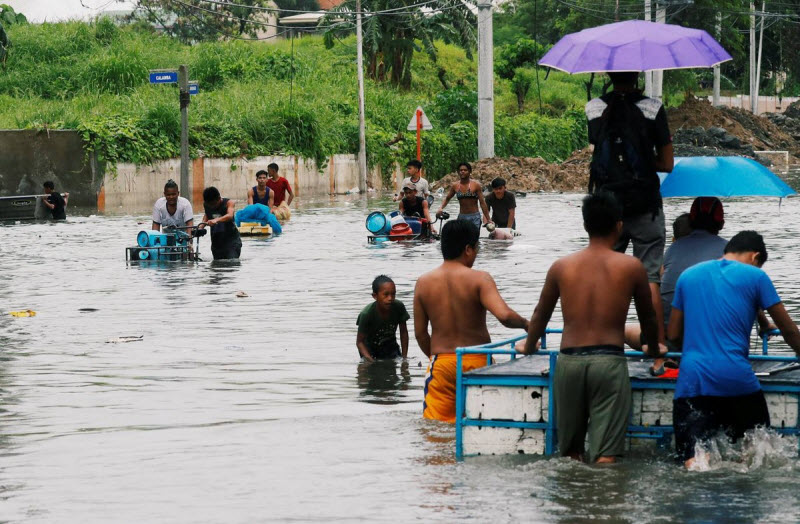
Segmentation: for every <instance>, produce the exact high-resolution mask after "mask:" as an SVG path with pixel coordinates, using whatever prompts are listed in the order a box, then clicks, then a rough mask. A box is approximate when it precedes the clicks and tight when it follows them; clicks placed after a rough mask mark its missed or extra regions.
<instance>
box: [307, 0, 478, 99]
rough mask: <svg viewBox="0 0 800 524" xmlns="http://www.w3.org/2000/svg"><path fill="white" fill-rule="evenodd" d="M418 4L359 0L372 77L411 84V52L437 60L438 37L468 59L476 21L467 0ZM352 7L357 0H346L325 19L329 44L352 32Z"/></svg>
mask: <svg viewBox="0 0 800 524" xmlns="http://www.w3.org/2000/svg"><path fill="white" fill-rule="evenodd" d="M417 4H419V1H418V0H363V1H362V2H361V9H362V11H363V12H365V14H364V16H363V18H362V24H363V32H364V33H363V34H364V42H363V45H364V54H365V55H366V60H367V66H366V68H367V75H368V76H369V77H370V78H373V79H375V80H377V81H386V80H388V81H389V82H391V84H393V85H395V86H398V87H401V88H404V89H409V88H410V87H411V62H412V60H413V58H414V52H415V51H417V52H419V51H424V52H425V53H427V54H428V56H429V57H430V58H431V60H433V61H435V60H436V56H437V51H436V46H435V45H434V41H435V40H437V39H439V40H443V41H444V42H446V43H452V44H455V45H458V46H460V47H462V48H464V49H465V50H466V51H467V56H468V57H469V58H472V48H473V47H474V45H475V32H476V26H475V24H476V20H475V17H474V16H473V15H472V13H471V12H470V11H469V9H468V8H467V7H466V5H464V4H463V3H462V2H461V1H460V0H442V1H440V2H438V3H437V4H436V8H437V10H436V11H425V10H423V9H422V8H421V7H420V6H419V5H417ZM355 8H356V1H355V0H346V1H345V2H344V3H343V4H342V5H340V6H339V7H337V8H336V9H334V10H331V12H330V13H329V14H328V15H326V17H325V18H324V19H323V22H322V25H323V27H326V28H327V31H326V32H325V45H326V46H327V47H328V48H330V47H333V45H334V43H335V40H336V38H337V37H340V36H342V35H344V34H350V33H352V32H353V31H354V29H355V15H354V14H353V12H354V11H355ZM382 12H383V13H382ZM371 13H374V14H371Z"/></svg>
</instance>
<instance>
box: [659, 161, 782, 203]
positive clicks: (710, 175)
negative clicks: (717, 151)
mask: <svg viewBox="0 0 800 524" xmlns="http://www.w3.org/2000/svg"><path fill="white" fill-rule="evenodd" d="M794 194H796V193H795V191H794V190H793V189H792V188H791V187H789V186H788V185H787V184H786V182H784V181H783V180H781V179H780V178H778V176H777V175H775V174H774V173H773V172H772V171H770V170H769V169H767V168H766V167H764V166H762V165H761V164H759V163H758V162H756V161H755V160H753V159H751V158H745V157H740V156H695V157H681V158H676V159H675V167H674V169H673V170H672V173H670V174H668V175H667V176H666V178H664V179H663V180H662V183H661V196H663V197H698V196H715V197H737V196H767V197H779V198H783V197H786V196H789V195H794Z"/></svg>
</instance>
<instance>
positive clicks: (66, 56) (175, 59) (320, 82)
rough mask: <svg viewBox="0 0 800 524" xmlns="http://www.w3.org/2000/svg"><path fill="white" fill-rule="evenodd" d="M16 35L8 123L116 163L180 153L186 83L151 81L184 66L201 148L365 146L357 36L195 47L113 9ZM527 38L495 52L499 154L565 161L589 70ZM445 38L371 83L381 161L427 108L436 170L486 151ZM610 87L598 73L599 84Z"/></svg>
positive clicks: (403, 155)
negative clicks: (58, 135) (558, 59)
mask: <svg viewBox="0 0 800 524" xmlns="http://www.w3.org/2000/svg"><path fill="white" fill-rule="evenodd" d="M6 32H7V34H8V37H9V40H10V41H11V42H12V47H11V48H10V50H9V53H8V56H7V57H6V63H5V66H4V67H3V68H2V69H0V128H6V129H9V128H10V129H42V130H46V129H75V130H77V131H79V132H80V133H81V135H82V136H83V139H84V141H85V142H86V144H87V146H88V149H90V150H92V151H95V152H96V153H97V154H98V156H99V158H100V159H101V160H102V161H105V162H107V163H109V164H110V167H111V168H112V169H113V165H114V164H115V163H116V162H135V163H148V162H152V161H154V160H159V159H165V158H171V157H176V156H178V155H179V138H180V116H179V110H178V93H177V87H176V86H174V85H150V84H149V83H148V70H150V69H165V68H176V67H177V66H178V65H179V64H182V63H183V64H187V65H188V66H189V71H190V77H191V79H192V80H197V81H198V82H199V84H200V94H199V95H198V96H194V97H192V104H191V106H190V108H189V122H190V147H191V155H192V156H195V157H197V156H207V157H221V158H234V157H239V156H246V157H252V156H257V155H270V154H284V155H300V156H303V157H307V158H314V159H316V160H317V161H318V165H320V166H323V165H325V162H326V158H327V157H329V156H330V155H332V154H338V153H355V152H356V151H357V150H358V109H357V97H356V74H355V57H356V56H355V55H356V51H355V38H354V37H352V36H350V37H344V38H342V39H340V40H337V41H336V42H335V44H334V45H332V46H329V47H326V45H325V42H324V41H323V40H324V39H323V37H322V36H304V37H303V38H299V39H295V40H294V42H292V41H290V40H281V41H277V42H271V43H266V42H247V41H241V40H229V41H211V42H202V43H198V44H195V45H191V46H190V45H187V44H183V43H181V42H180V41H179V40H178V39H174V38H170V37H168V36H163V35H159V34H156V33H154V32H153V31H152V29H150V26H149V25H146V24H132V25H127V26H122V27H120V26H117V25H115V24H114V23H112V22H111V21H110V20H108V19H103V18H101V19H99V20H97V21H95V22H92V23H82V22H68V23H57V24H41V25H33V24H27V23H16V24H11V25H7V26H6ZM515 45H516V44H515ZM525 45H528V44H523V45H522V47H521V48H520V49H516V48H514V49H511V48H510V47H509V46H506V47H505V48H500V49H498V50H497V53H496V55H497V56H498V68H499V69H502V71H500V70H499V71H498V75H497V76H496V81H495V100H496V102H495V105H496V114H497V120H496V139H495V141H496V152H497V155H498V156H512V155H513V156H531V157H536V156H540V157H542V158H544V159H546V160H548V161H560V160H563V159H566V158H567V157H568V156H569V155H570V153H572V152H573V151H574V150H575V149H579V148H581V147H583V146H584V145H585V141H586V138H585V136H586V132H585V121H584V116H583V111H582V108H583V105H584V103H585V101H586V96H587V88H586V85H585V82H586V81H587V79H588V78H587V77H586V76H585V75H584V76H579V77H570V76H568V75H565V74H561V73H558V72H552V73H551V74H550V75H549V76H548V77H547V79H545V75H544V71H539V72H538V78H537V72H536V70H535V69H534V68H533V67H532V62H531V61H530V60H529V58H528V57H527V55H526V54H525V53H526V49H525ZM512 47H513V46H512ZM518 47H519V46H518ZM436 48H437V53H436V55H435V56H436V61H435V62H434V61H432V57H431V54H430V53H427V52H424V51H415V53H414V59H413V63H412V65H411V68H412V71H411V72H412V74H411V86H410V88H408V89H401V88H397V87H392V84H391V83H390V82H381V81H379V80H370V79H368V81H367V85H366V111H367V115H366V116H367V146H368V159H369V163H370V164H371V165H376V164H380V165H381V166H382V167H385V168H388V167H389V166H390V165H391V164H392V163H393V162H395V161H400V162H402V163H404V162H405V161H406V160H407V159H409V158H413V157H414V156H415V152H416V143H415V136H414V132H413V131H407V130H406V126H407V125H408V122H409V120H410V118H411V116H412V114H413V112H414V110H415V108H416V107H417V106H418V105H420V106H422V107H423V108H424V109H425V111H426V114H427V115H428V116H429V118H430V120H431V122H432V123H433V126H434V129H433V130H432V131H426V132H424V135H423V161H424V162H425V163H426V165H427V169H428V173H429V175H430V176H431V177H432V178H434V179H435V178H439V177H441V176H443V175H444V174H446V173H448V172H450V171H452V169H453V167H454V165H455V164H456V163H457V162H460V161H474V160H476V156H477V94H476V91H475V89H476V62H475V60H474V59H470V58H467V56H466V53H465V51H464V49H463V48H460V47H456V46H454V45H449V44H445V43H442V42H437V43H436ZM601 89H602V81H599V80H595V82H594V85H593V87H592V94H593V95H595V96H596V95H597V94H599V93H600V92H601ZM386 171H388V169H387V170H386ZM386 171H385V172H386Z"/></svg>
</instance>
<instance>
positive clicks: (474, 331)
mask: <svg viewBox="0 0 800 524" xmlns="http://www.w3.org/2000/svg"><path fill="white" fill-rule="evenodd" d="M478 235H479V229H478V227H476V226H475V225H474V224H472V222H468V221H465V220H453V221H450V222H448V223H446V224H445V225H444V227H443V228H442V241H441V243H442V256H443V257H444V262H443V263H442V265H440V266H439V267H437V268H436V269H434V270H433V271H430V272H428V273H425V274H424V275H422V276H421V277H420V278H419V280H417V285H416V287H415V288H414V334H415V335H416V338H417V343H419V347H420V349H422V352H423V353H425V355H427V356H428V357H431V363H430V366H428V372H427V375H426V377H425V401H424V403H423V416H424V417H425V418H430V419H436V420H441V421H444V422H451V423H452V422H455V418H456V355H455V350H456V348H457V347H465V346H474V345H477V344H485V343H487V342H491V338H490V337H489V330H488V329H487V327H486V311H487V310H489V311H490V312H491V313H492V314H493V315H494V316H495V317H497V320H499V321H500V322H501V323H502V324H503V325H504V326H506V327H509V328H522V329H527V327H528V321H527V320H526V319H524V318H522V317H521V316H520V315H519V314H517V313H516V312H515V311H514V310H513V309H511V308H510V307H508V305H507V304H506V303H505V301H504V300H503V298H502V297H501V296H500V293H499V292H498V291H497V286H496V285H495V283H494V279H493V278H492V277H491V275H489V273H486V272H485V271H476V270H474V269H471V268H472V264H474V263H475V258H476V257H477V256H478ZM428 322H430V324H431V334H430V335H429V334H428ZM485 365H486V355H464V357H463V360H462V369H463V370H464V371H469V370H471V369H475V368H479V367H483V366H485Z"/></svg>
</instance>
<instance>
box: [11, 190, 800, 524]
mask: <svg viewBox="0 0 800 524" xmlns="http://www.w3.org/2000/svg"><path fill="white" fill-rule="evenodd" d="M793 183H794V185H795V187H797V183H796V181H795V182H793ZM517 202H518V204H519V208H518V210H517V222H518V224H519V230H520V231H521V232H522V233H523V235H522V236H520V237H518V238H517V239H516V240H515V241H514V242H513V243H492V242H490V241H485V240H484V241H483V243H482V248H481V251H480V254H479V256H478V261H477V264H476V267H477V268H479V269H483V270H487V271H490V272H491V273H492V274H493V275H494V277H495V279H496V280H497V284H498V287H499V289H500V292H501V293H502V295H503V296H504V298H505V299H506V300H507V301H508V302H509V304H510V305H511V306H512V307H513V308H515V309H516V310H517V311H519V312H520V313H521V314H523V315H524V316H530V314H531V312H532V310H533V306H534V304H535V303H536V300H537V299H538V294H539V291H540V289H541V286H542V283H543V279H544V275H545V273H546V271H547V268H548V267H549V265H550V263H551V262H552V261H553V260H555V259H556V258H557V257H560V256H562V255H564V254H567V253H569V252H571V251H574V250H576V249H579V248H580V247H582V246H583V245H585V243H586V238H585V234H584V233H583V231H582V227H581V218H580V208H579V205H580V195H575V194H530V195H528V196H527V197H525V198H518V199H517ZM690 202H691V200H688V199H671V200H669V201H667V204H666V215H667V220H668V222H669V223H671V221H672V220H673V219H674V218H675V217H676V216H677V215H678V214H680V213H682V212H685V211H688V208H689V205H690ZM391 205H392V204H391V202H389V201H388V200H386V199H377V198H370V199H367V198H365V197H358V196H353V197H338V198H335V199H328V198H325V199H323V200H316V201H306V202H303V203H302V204H301V206H300V207H299V208H298V209H297V210H296V211H295V214H294V216H293V217H292V220H291V221H290V222H289V223H288V224H287V225H286V227H285V229H284V234H283V235H282V236H280V237H278V238H272V239H267V240H263V239H245V240H244V247H243V248H242V258H241V260H240V261H239V262H222V263H212V262H210V261H205V262H200V263H196V264H166V265H157V264H156V265H153V264H152V263H150V264H147V263H145V264H127V263H126V262H125V252H124V249H125V247H126V246H130V245H134V244H135V238H136V233H137V232H138V231H139V230H141V229H143V228H147V227H149V224H150V222H149V218H148V213H149V211H150V210H147V209H138V210H123V209H120V210H111V211H110V212H109V213H107V214H106V215H105V216H96V215H91V214H89V212H85V213H81V212H80V210H71V212H72V214H71V216H70V217H69V219H68V220H67V221H66V222H64V223H18V224H4V225H2V226H0V239H1V240H2V241H1V242H0V290H1V291H2V295H1V296H2V302H1V303H0V311H1V312H2V315H0V521H3V522H82V523H107V522H136V523H141V522H178V523H184V522H186V523H189V522H225V523H251V522H266V521H320V522H327V521H369V522H398V521H401V522H405V521H415V520H419V521H426V522H431V521H432V522H453V521H456V520H471V521H473V522H489V521H491V522H509V521H526V522H590V521H595V520H598V519H606V520H609V521H614V522H673V521H674V522H710V521H715V522H781V523H784V522H797V521H800V504H798V502H800V500H799V499H800V461H798V459H797V455H796V450H795V449H794V448H792V447H791V446H789V447H788V448H787V447H786V446H784V445H782V443H781V442H780V440H779V439H778V440H776V439H774V438H773V437H771V436H769V435H762V436H760V437H758V438H757V439H756V441H755V443H754V444H753V448H752V449H750V450H747V451H745V452H744V454H745V456H744V457H743V458H742V460H737V457H738V455H737V454H736V453H733V454H732V455H731V456H728V457H723V458H721V459H718V460H715V461H713V464H712V467H710V468H709V471H706V472H697V473H687V472H684V471H683V470H682V469H680V468H678V467H677V466H676V465H675V464H674V463H673V462H672V461H671V460H670V458H669V457H668V456H666V455H663V454H659V453H648V452H639V453H637V454H634V455H633V456H631V457H629V458H628V459H627V460H626V461H625V462H624V463H623V464H621V465H618V466H615V467H607V468H599V467H589V466H585V465H581V464H578V463H574V462H571V461H569V460H565V459H550V458H533V457H522V456H511V457H475V458H468V459H467V460H465V461H464V462H461V463H457V462H456V461H455V460H454V428H453V426H451V425H446V424H441V423H437V422H431V421H426V420H423V419H422V418H421V409H422V387H423V376H424V372H425V364H426V362H427V361H426V359H425V358H424V356H423V355H422V353H421V352H420V350H419V347H418V346H417V344H416V342H415V341H414V340H413V336H412V341H411V346H410V349H409V359H408V360H407V361H405V362H382V363H378V364H374V365H365V364H360V363H359V358H358V354H357V351H356V348H355V338H356V325H355V319H356V316H357V315H358V312H359V310H360V309H361V308H362V307H363V306H365V305H366V304H368V303H369V302H370V301H371V300H372V298H371V296H370V293H371V291H370V289H369V286H370V282H371V280H372V278H373V277H374V276H376V275H378V274H380V273H386V274H388V275H390V276H391V277H392V278H394V280H395V282H396V283H397V290H398V299H399V300H401V301H403V302H404V303H405V304H406V306H407V307H408V309H409V311H410V310H411V308H412V298H413V296H412V295H413V286H414V282H415V280H416V278H417V277H418V276H419V275H420V274H422V273H423V272H425V271H427V270H429V269H431V268H433V267H434V266H436V265H437V264H438V263H439V262H440V260H441V257H440V254H439V251H438V248H439V246H438V244H435V243H434V244H421V245H402V244H385V245H376V246H373V245H368V244H367V242H366V236H367V231H366V229H365V228H364V219H365V217H366V215H367V213H368V212H369V211H370V210H374V209H383V210H388V209H390V206H391ZM450 207H451V209H450V210H451V211H453V214H454V215H455V204H451V206H450ZM725 211H726V224H725V229H724V230H723V232H722V235H723V236H726V237H730V236H731V235H732V234H734V233H735V232H737V231H739V230H741V229H746V228H747V229H756V230H758V231H760V232H761V233H763V234H764V235H765V238H766V241H767V246H768V249H769V261H768V262H767V264H766V266H765V267H764V269H765V270H766V271H767V272H768V273H769V275H770V276H771V277H772V278H773V280H774V282H775V284H776V286H777V288H778V291H779V293H780V295H781V297H782V298H783V300H784V302H785V303H786V305H787V308H788V310H789V312H790V314H791V315H792V316H793V318H795V319H796V320H800V284H799V283H798V282H799V281H800V266H799V265H798V248H800V199H788V200H784V201H783V203H782V204H781V205H780V206H779V203H778V200H777V199H771V200H767V199H738V200H729V201H725ZM484 234H485V233H484ZM201 252H202V253H203V254H205V255H206V256H207V258H209V259H210V249H209V242H208V239H207V237H206V238H204V239H203V240H202V244H201ZM239 291H244V292H245V293H246V294H247V295H248V296H247V297H237V292H239ZM21 309H31V310H34V311H36V313H37V314H36V316H35V317H30V318H14V317H11V316H10V315H9V314H8V312H9V311H11V310H21ZM553 325H555V326H558V325H560V315H559V314H558V312H557V313H556V315H554V319H553ZM409 329H410V330H411V325H410V324H409ZM490 332H491V334H492V337H493V338H494V339H500V338H505V337H509V336H512V335H517V334H519V333H518V332H516V331H513V330H509V329H506V328H504V327H502V326H501V325H499V324H498V323H497V322H496V321H494V319H492V320H491V323H490ZM128 336H137V337H138V336H141V337H142V338H141V340H139V341H133V342H126V343H122V342H117V343H115V342H109V341H110V340H112V339H117V338H119V337H128ZM774 348H775V349H776V350H780V349H781V344H780V343H778V344H775V345H774ZM784 350H785V346H784Z"/></svg>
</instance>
